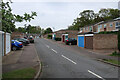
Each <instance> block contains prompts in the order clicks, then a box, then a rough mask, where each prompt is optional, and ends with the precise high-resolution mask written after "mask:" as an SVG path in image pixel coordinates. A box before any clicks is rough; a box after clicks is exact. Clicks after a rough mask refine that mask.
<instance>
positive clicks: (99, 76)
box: [88, 70, 105, 80]
mask: <svg viewBox="0 0 120 80" xmlns="http://www.w3.org/2000/svg"><path fill="white" fill-rule="evenodd" d="M88 72H89V73H91V74H93V75H94V76H96V77H98V78H100V79H102V80H105V79H104V78H102V77H101V76H99V75H97V74H95V73H94V72H92V71H90V70H88Z"/></svg>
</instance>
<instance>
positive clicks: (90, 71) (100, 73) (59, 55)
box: [35, 39, 118, 80]
mask: <svg viewBox="0 0 120 80" xmlns="http://www.w3.org/2000/svg"><path fill="white" fill-rule="evenodd" d="M58 45H59V44H54V43H53V42H51V41H49V40H46V39H35V47H36V50H37V52H38V56H39V58H40V60H41V62H42V73H41V76H40V78H79V79H80V78H81V79H83V78H91V79H95V80H96V79H98V80H113V78H118V68H117V67H115V66H112V65H109V64H105V63H102V62H99V61H97V60H94V59H92V58H90V57H85V56H83V55H81V54H80V53H81V52H79V54H78V53H76V52H75V51H71V50H69V49H65V48H64V46H58ZM110 78H112V79H110ZM116 80H118V79H116Z"/></svg>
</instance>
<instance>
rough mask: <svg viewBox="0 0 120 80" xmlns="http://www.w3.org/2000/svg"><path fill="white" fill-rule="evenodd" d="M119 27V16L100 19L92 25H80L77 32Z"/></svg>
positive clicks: (112, 29)
mask: <svg viewBox="0 0 120 80" xmlns="http://www.w3.org/2000/svg"><path fill="white" fill-rule="evenodd" d="M119 29H120V17H119V18H116V19H113V20H109V21H101V22H99V23H96V24H93V25H89V26H85V27H82V28H80V31H79V33H85V32H95V33H99V32H102V31H118V30H119Z"/></svg>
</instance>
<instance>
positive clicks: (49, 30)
mask: <svg viewBox="0 0 120 80" xmlns="http://www.w3.org/2000/svg"><path fill="white" fill-rule="evenodd" d="M52 32H53V31H52V29H51V28H47V29H46V30H45V31H44V34H48V33H52Z"/></svg>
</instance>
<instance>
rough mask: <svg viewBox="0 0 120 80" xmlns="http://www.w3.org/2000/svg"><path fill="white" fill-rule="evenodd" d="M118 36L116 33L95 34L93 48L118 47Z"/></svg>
mask: <svg viewBox="0 0 120 80" xmlns="http://www.w3.org/2000/svg"><path fill="white" fill-rule="evenodd" d="M117 48H118V38H117V35H115V34H94V37H93V49H94V50H96V49H117Z"/></svg>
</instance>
